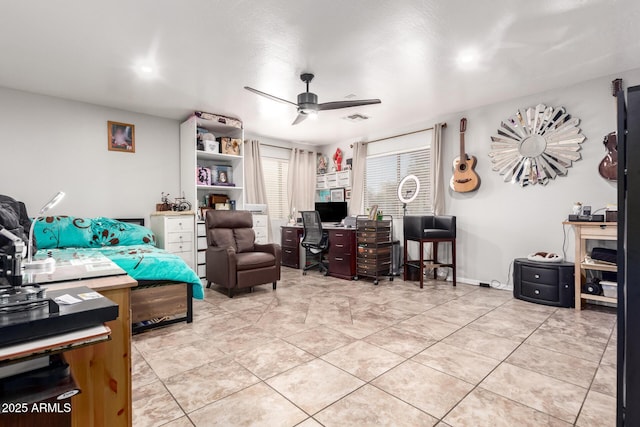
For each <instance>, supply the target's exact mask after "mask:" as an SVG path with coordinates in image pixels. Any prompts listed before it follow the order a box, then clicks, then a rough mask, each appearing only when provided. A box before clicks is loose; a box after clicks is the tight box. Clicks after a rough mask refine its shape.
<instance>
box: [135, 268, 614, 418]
mask: <svg viewBox="0 0 640 427" xmlns="http://www.w3.org/2000/svg"><path fill="white" fill-rule="evenodd" d="M282 275H283V278H282V280H281V281H280V282H279V283H278V289H277V290H276V291H273V290H272V289H271V286H270V285H268V286H259V287H256V288H255V290H254V292H253V293H243V294H239V295H236V296H235V297H234V298H233V299H229V298H227V297H226V296H225V295H224V294H222V293H220V292H219V291H217V290H212V289H207V290H206V291H205V300H204V301H195V302H194V312H195V313H194V322H193V323H192V324H188V325H187V324H184V323H181V324H176V325H172V326H170V327H167V328H163V329H158V330H155V331H150V332H146V333H143V334H141V335H137V336H135V337H134V339H133V350H132V358H133V425H134V426H135V427H143V426H173V427H178V426H192V425H196V426H216V425H220V426H269V427H271V426H295V425H300V426H307V427H308V426H319V425H324V426H367V425H370V426H379V425H390V426H435V425H437V426H439V427H446V426H450V427H462V426H473V427H479V426H492V427H495V426H508V427H514V426H517V427H519V426H533V427H540V426H570V425H576V426H581V427H585V426H597V427H603V426H613V425H614V424H615V392H616V390H615V381H616V369H615V360H616V359H615V350H616V336H615V322H616V317H615V312H614V311H613V310H596V309H594V308H589V309H587V310H583V311H581V312H576V311H575V310H573V309H564V308H554V307H548V306H544V305H537V304H531V303H526V302H523V301H520V300H516V299H514V298H513V297H512V295H511V292H508V291H501V290H496V289H484V288H478V287H476V286H469V285H463V284H459V285H458V286H457V287H455V288H454V287H452V286H451V284H449V283H443V282H439V283H435V282H428V283H427V284H426V285H425V288H424V289H420V288H419V287H418V285H417V283H415V282H403V281H402V280H399V279H398V278H396V279H395V280H394V281H393V282H390V281H386V280H381V281H380V284H379V285H378V286H374V285H373V283H372V282H371V281H368V280H360V281H352V282H350V281H345V280H339V279H333V278H329V277H323V276H321V275H319V274H318V273H315V272H310V273H309V275H307V276H302V274H301V272H300V271H299V270H292V269H288V268H285V267H283V269H282Z"/></svg>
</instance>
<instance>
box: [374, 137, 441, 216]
mask: <svg viewBox="0 0 640 427" xmlns="http://www.w3.org/2000/svg"><path fill="white" fill-rule="evenodd" d="M423 147H424V145H423ZM430 169H431V150H430V148H429V147H427V148H421V149H417V150H405V151H402V152H395V153H386V154H378V155H372V156H368V157H367V168H366V171H365V194H364V204H365V207H366V208H369V207H371V206H372V205H374V204H375V205H378V211H382V213H383V214H384V215H392V216H393V217H394V218H395V217H398V218H399V217H401V216H402V214H403V211H402V203H401V202H400V200H398V184H399V183H400V181H401V180H402V178H404V177H405V176H407V175H411V174H413V175H416V176H417V177H418V179H419V180H420V193H419V194H418V197H417V198H416V200H414V201H413V202H412V203H410V204H409V205H407V215H424V214H428V213H431V212H432V207H431V179H430Z"/></svg>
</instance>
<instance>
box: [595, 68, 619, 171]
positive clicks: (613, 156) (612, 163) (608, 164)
mask: <svg viewBox="0 0 640 427" xmlns="http://www.w3.org/2000/svg"><path fill="white" fill-rule="evenodd" d="M611 92H612V95H613V96H614V97H616V98H617V97H618V93H619V92H622V79H615V80H614V81H612V82H611ZM602 143H603V144H604V146H605V148H606V150H607V154H606V155H605V156H604V159H602V161H600V164H599V165H598V172H600V176H601V177H603V178H604V179H608V180H609V181H617V180H618V138H617V137H616V133H615V132H611V133H610V134H608V135H606V136H605V137H604V140H603V141H602Z"/></svg>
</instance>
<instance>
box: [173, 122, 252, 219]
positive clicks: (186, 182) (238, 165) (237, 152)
mask: <svg viewBox="0 0 640 427" xmlns="http://www.w3.org/2000/svg"><path fill="white" fill-rule="evenodd" d="M243 140H244V129H243V125H242V122H241V121H240V120H237V119H234V118H230V117H224V116H220V115H216V114H209V113H200V112H196V113H195V114H193V115H192V116H191V117H189V118H188V119H187V120H186V121H185V122H184V123H182V124H181V125H180V189H181V192H182V193H183V194H184V197H185V198H186V199H187V200H188V201H189V202H190V203H191V205H192V206H193V207H194V209H195V208H196V207H203V206H207V204H208V203H209V195H210V194H212V193H216V194H218V195H226V196H227V197H228V199H229V200H233V201H235V202H234V204H235V207H236V209H243V207H244V188H243V186H244V150H243V147H242V142H243ZM218 182H220V183H223V184H225V185H216V183H218ZM230 183H232V184H235V185H226V184H230ZM197 211H198V213H199V209H197Z"/></svg>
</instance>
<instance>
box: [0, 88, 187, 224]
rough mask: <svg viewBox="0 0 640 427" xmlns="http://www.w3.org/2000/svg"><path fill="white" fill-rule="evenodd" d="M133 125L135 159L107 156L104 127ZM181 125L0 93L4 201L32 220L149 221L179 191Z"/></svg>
mask: <svg viewBox="0 0 640 427" xmlns="http://www.w3.org/2000/svg"><path fill="white" fill-rule="evenodd" d="M109 120H112V121H119V122H124V123H132V124H134V125H135V143H136V152H135V154H129V153H120V152H112V151H108V150H107V121H109ZM178 143H179V122H178V121H176V120H169V119H164V118H159V117H153V116H148V115H144V114H138V113H133V112H128V111H122V110H115V109H110V108H105V107H100V106H96V105H91V104H86V103H81V102H75V101H69V100H64V99H60V98H53V97H49V96H42V95H35V94H31V93H27V92H21V91H15V90H10V89H5V88H0V147H1V151H0V152H1V153H2V160H1V161H0V182H1V183H2V184H1V187H0V193H2V194H6V195H9V196H11V197H14V198H16V199H18V200H22V201H24V202H25V203H26V205H27V209H28V211H29V213H30V214H31V215H35V214H36V213H37V212H38V210H39V209H40V207H41V206H42V205H43V204H44V203H45V202H46V201H47V200H48V199H49V198H51V196H52V195H53V194H55V193H56V192H57V191H59V190H62V191H64V192H66V193H67V195H66V197H65V199H64V200H63V201H62V202H61V203H60V204H59V205H58V206H56V207H55V208H54V209H53V210H51V211H50V213H51V214H59V215H73V216H100V215H102V216H110V217H145V218H146V219H147V220H148V216H149V213H150V212H152V211H154V210H155V204H156V203H158V202H159V200H160V193H161V192H163V191H164V192H169V193H171V194H172V196H177V195H178V191H179V187H180V184H179V175H178V173H179V145H178Z"/></svg>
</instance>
